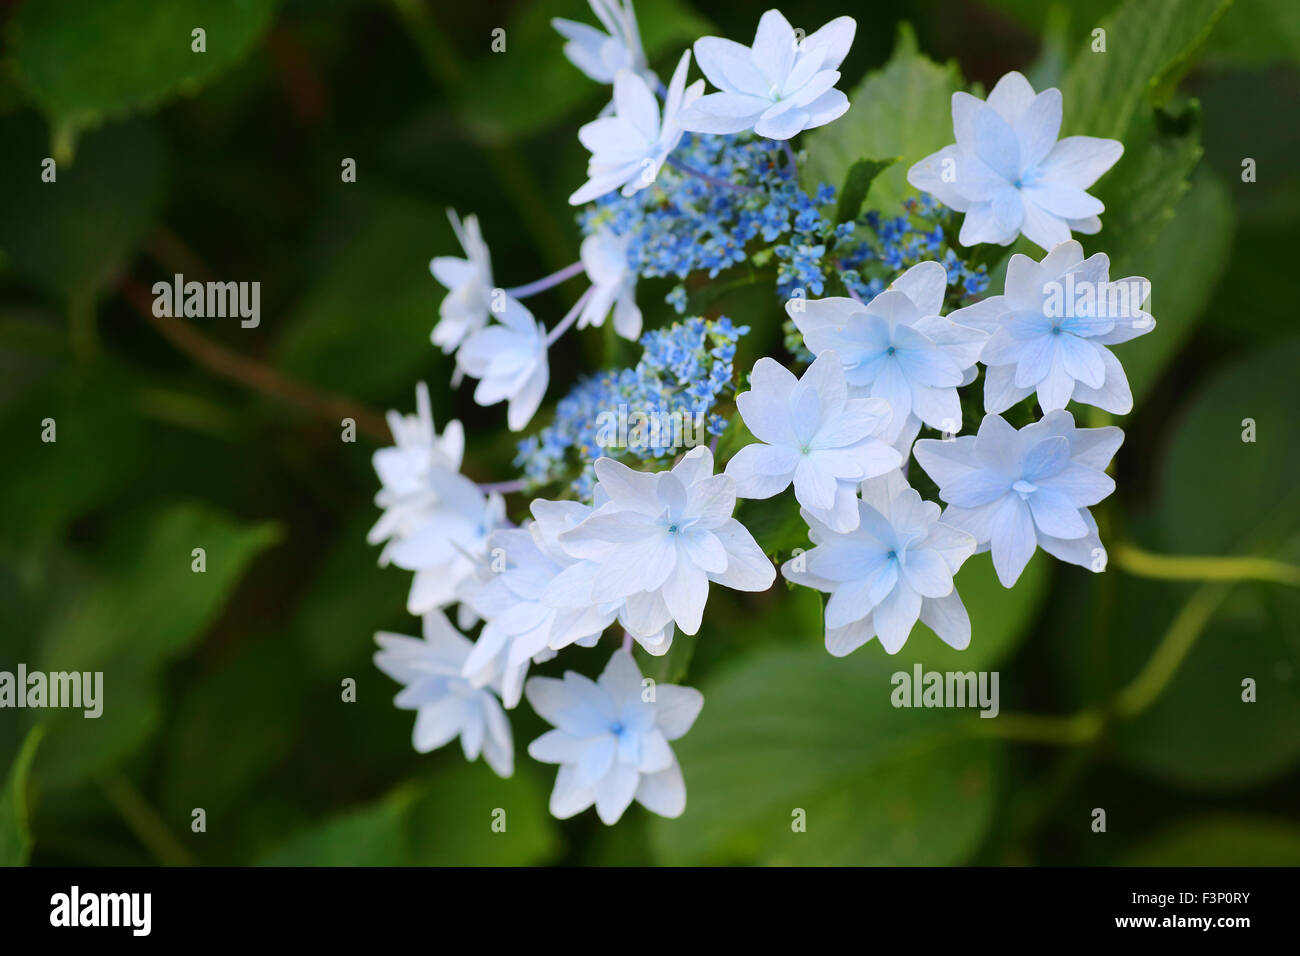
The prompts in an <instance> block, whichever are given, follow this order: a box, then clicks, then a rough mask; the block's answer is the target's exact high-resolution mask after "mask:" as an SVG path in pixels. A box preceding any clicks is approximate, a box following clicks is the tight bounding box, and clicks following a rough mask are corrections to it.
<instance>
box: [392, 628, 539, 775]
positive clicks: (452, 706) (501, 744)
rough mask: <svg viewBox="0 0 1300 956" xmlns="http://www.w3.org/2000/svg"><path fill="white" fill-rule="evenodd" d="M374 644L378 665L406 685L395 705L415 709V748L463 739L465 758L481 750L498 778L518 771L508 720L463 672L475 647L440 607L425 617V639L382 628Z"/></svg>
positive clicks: (488, 692)
mask: <svg viewBox="0 0 1300 956" xmlns="http://www.w3.org/2000/svg"><path fill="white" fill-rule="evenodd" d="M375 642H376V643H377V644H378V645H379V648H380V649H379V650H378V651H376V652H375V666H376V667H378V668H379V669H380V670H381V671H383V672H384V673H385V674H387V675H388V676H389V677H391V678H392V679H393V680H395V681H397V682H398V683H400V684H403V685H404V686H403V688H402V690H401V691H399V692H398V694H397V697H396V698H394V700H393V703H395V704H396V705H397V706H398V707H400V708H401V709H402V710H414V711H415V712H416V714H415V730H414V732H413V733H412V738H411V742H412V743H413V744H414V746H415V749H416V750H418V751H419V752H420V753H428V752H429V751H431V750H436V749H438V748H439V747H442V746H444V745H445V744H448V743H450V742H451V741H452V740H455V739H456V738H457V737H459V738H460V745H461V749H462V750H463V751H464V752H465V759H466V760H477V759H478V757H479V754H482V755H483V759H484V760H485V761H487V764H488V766H489V767H491V768H492V769H493V770H495V771H496V773H497V775H498V776H501V777H508V776H510V775H511V774H512V773H514V766H515V748H514V741H513V739H512V737H511V734H510V721H509V720H508V719H507V718H506V715H505V712H504V711H503V710H502V709H501V704H500V703H499V702H498V701H497V698H496V696H495V694H493V692H492V690H491V689H489V688H487V687H474V686H472V685H471V684H470V683H469V681H467V680H466V679H465V678H464V677H463V676H461V671H462V669H463V668H464V664H465V660H466V658H467V657H468V656H469V653H470V648H471V647H472V645H471V644H470V641H469V639H468V638H466V637H465V636H464V635H463V634H461V633H460V632H458V631H457V630H456V629H455V628H453V627H452V626H451V624H449V623H448V622H447V619H446V618H445V617H443V616H442V613H441V612H440V611H431V612H430V613H428V614H426V615H425V616H424V639H423V640H418V639H416V638H414V637H406V636H404V635H402V634H389V633H386V632H381V633H379V634H376V635H375Z"/></svg>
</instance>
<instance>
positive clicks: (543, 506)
mask: <svg viewBox="0 0 1300 956" xmlns="http://www.w3.org/2000/svg"><path fill="white" fill-rule="evenodd" d="M532 508H533V511H534V512H535V513H541V514H543V515H544V516H545V517H546V520H545V521H535V522H529V523H528V524H527V525H526V526H525V527H523V528H499V529H497V530H496V531H494V532H493V533H492V535H491V537H489V538H488V542H487V555H486V558H487V560H486V562H485V563H484V564H483V565H482V567H481V568H480V570H479V574H478V577H477V580H476V581H475V582H474V583H473V584H472V585H467V586H466V587H464V588H462V594H463V600H464V601H466V602H467V603H468V604H469V605H470V607H472V608H473V609H474V611H475V612H476V613H477V614H478V615H479V616H480V617H481V618H483V621H484V624H483V630H482V631H481V632H480V633H479V638H478V640H477V641H475V642H474V649H473V651H471V652H470V655H469V657H468V658H467V659H466V660H465V664H464V669H463V671H462V674H463V676H464V677H465V678H466V679H468V680H469V682H470V683H471V684H472V685H474V686H475V687H485V686H489V685H493V686H498V685H499V686H500V688H501V699H502V701H503V702H504V704H505V706H506V708H507V709H510V708H513V707H514V706H515V705H516V704H518V703H519V695H520V693H521V692H522V690H523V685H524V678H525V676H526V675H527V673H528V665H529V663H530V662H536V663H541V662H543V661H547V660H550V659H551V658H553V657H554V656H555V652H556V651H557V650H559V649H561V648H564V647H568V646H569V645H570V644H575V643H576V644H582V645H584V646H587V647H590V646H592V645H594V644H595V643H596V640H597V639H598V638H599V637H600V635H601V633H602V632H603V631H604V630H605V628H607V627H609V625H610V624H612V623H613V622H614V618H615V617H616V616H617V613H618V607H619V605H618V604H613V605H605V606H601V607H597V606H590V607H583V608H563V609H559V608H554V607H551V606H550V605H548V604H546V603H544V602H543V601H542V595H543V593H544V592H545V590H546V587H547V585H549V584H550V583H551V581H553V580H554V579H555V578H556V576H558V575H559V574H560V572H561V571H563V570H564V569H565V567H567V566H569V565H571V564H573V559H572V558H569V557H568V556H567V555H565V554H563V552H560V551H558V549H557V548H556V547H555V546H554V542H553V541H552V540H548V537H553V536H554V535H555V534H557V533H558V531H559V530H563V529H564V528H567V527H570V526H571V525H572V524H576V523H577V522H578V521H580V520H581V517H580V516H573V517H570V516H568V514H567V513H568V512H569V511H571V510H576V511H577V512H578V513H579V515H585V513H588V512H590V511H591V509H590V508H588V507H586V506H584V505H580V504H578V503H577V502H572V501H563V502H561V501H542V500H539V501H534V502H533V504H532ZM557 523H558V527H556V524H557Z"/></svg>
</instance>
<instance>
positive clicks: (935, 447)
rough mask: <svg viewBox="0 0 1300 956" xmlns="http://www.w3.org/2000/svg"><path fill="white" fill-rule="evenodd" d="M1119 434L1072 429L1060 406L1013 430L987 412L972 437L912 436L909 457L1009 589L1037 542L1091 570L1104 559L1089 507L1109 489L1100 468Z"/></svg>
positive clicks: (953, 522)
mask: <svg viewBox="0 0 1300 956" xmlns="http://www.w3.org/2000/svg"><path fill="white" fill-rule="evenodd" d="M1123 440H1124V432H1122V431H1121V430H1120V429H1118V428H1115V427H1107V428H1076V427H1075V425H1074V418H1073V416H1071V415H1070V413H1069V412H1067V411H1055V412H1048V413H1047V415H1045V416H1044V417H1043V420H1042V421H1039V422H1035V423H1033V424H1032V425H1026V426H1025V427H1024V428H1022V429H1020V430H1019V431H1016V429H1014V428H1012V427H1011V426H1010V425H1008V424H1007V423H1006V421H1004V420H1003V419H1002V418H1000V417H999V416H997V415H986V416H984V421H983V422H981V423H980V428H979V433H978V434H977V435H975V436H971V437H965V438H956V439H952V440H948V441H935V440H931V439H924V440H922V441H919V442H917V443H916V448H915V449H914V453H915V455H916V460H917V462H919V463H920V465H921V467H922V468H924V469H925V471H926V473H927V474H928V475H929V476H930V477H931V478H933V479H934V481H935V484H937V485H938V486H939V497H940V498H941V499H943V500H944V501H945V502H947V503H948V507H947V508H946V509H945V510H944V513H943V520H944V521H945V522H947V523H948V524H951V525H953V526H954V527H957V528H961V529H963V530H964V531H968V532H970V533H971V534H972V535H974V536H975V538H976V540H977V541H978V542H979V550H980V551H988V550H991V551H992V552H993V567H994V568H995V569H996V570H997V572H998V580H1000V581H1001V582H1002V584H1003V586H1004V587H1008V588H1009V587H1011V586H1012V585H1013V584H1015V583H1016V581H1017V580H1018V579H1019V577H1020V574H1021V572H1022V571H1024V569H1025V565H1026V564H1028V563H1029V559H1030V557H1032V556H1033V553H1034V550H1035V549H1036V548H1038V547H1041V548H1042V549H1043V550H1044V551H1046V552H1047V553H1048V554H1051V555H1053V556H1055V557H1057V558H1059V559H1060V560H1062V561H1066V562H1068V563H1070V564H1078V565H1081V566H1083V567H1086V568H1091V569H1092V570H1093V571H1101V570H1103V569H1104V568H1105V566H1106V549H1105V548H1104V547H1103V546H1102V543H1101V538H1100V537H1099V535H1098V533H1097V522H1096V521H1095V520H1093V517H1092V514H1091V512H1089V511H1088V508H1089V506H1091V505H1095V504H1097V503H1098V502H1099V501H1101V500H1102V499H1103V498H1105V497H1106V496H1107V495H1109V494H1110V493H1111V492H1112V491H1114V490H1115V482H1114V481H1113V480H1112V479H1111V477H1110V476H1109V475H1107V474H1106V472H1105V469H1106V466H1107V464H1108V463H1109V462H1110V460H1111V458H1112V457H1113V456H1114V454H1115V452H1116V451H1117V450H1118V449H1119V446H1120V443H1121V442H1122V441H1123Z"/></svg>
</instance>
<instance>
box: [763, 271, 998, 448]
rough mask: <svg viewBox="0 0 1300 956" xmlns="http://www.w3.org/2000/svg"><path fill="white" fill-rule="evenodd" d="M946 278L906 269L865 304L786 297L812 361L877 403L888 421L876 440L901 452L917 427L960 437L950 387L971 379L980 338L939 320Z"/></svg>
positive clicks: (974, 332)
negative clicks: (833, 365) (832, 356)
mask: <svg viewBox="0 0 1300 956" xmlns="http://www.w3.org/2000/svg"><path fill="white" fill-rule="evenodd" d="M947 286H948V273H947V271H946V270H945V269H944V267H943V266H942V265H940V264H939V263H937V262H921V263H917V264H916V265H914V266H912V268H910V269H908V270H907V271H906V272H904V273H903V274H902V275H901V276H899V277H898V278H897V279H895V280H894V281H893V282H892V283H890V285H889V288H887V289H886V290H885V291H884V292H882V293H880V295H878V296H876V297H875V298H873V299H872V300H871V301H870V302H867V303H862V302H859V301H858V300H856V299H848V298H835V297H832V298H826V299H812V300H806V299H802V298H793V299H791V300H790V301H789V302H788V303H786V311H787V312H788V313H789V315H790V318H791V319H793V320H794V324H795V325H796V326H797V327H798V329H799V331H800V332H802V333H803V338H804V344H805V345H807V347H808V349H809V351H811V352H812V353H813V354H814V355H820V354H821V353H822V352H825V351H828V350H831V351H834V352H835V353H836V354H838V355H839V358H840V362H841V363H842V364H843V366H844V374H845V378H846V379H847V381H848V384H849V386H850V390H851V392H852V393H853V394H855V395H862V396H870V397H872V398H883V399H885V400H886V401H887V402H889V407H890V409H891V410H892V413H893V417H892V418H891V420H890V423H889V425H888V427H887V428H886V430H885V433H884V436H883V437H884V438H885V440H886V441H888V442H889V443H891V444H893V445H894V446H895V447H897V448H900V449H902V450H904V451H906V449H907V447H908V446H910V445H911V443H912V441H913V439H915V438H916V435H917V432H918V431H920V428H921V423H922V422H924V423H925V424H927V425H929V426H930V427H931V428H936V429H938V430H939V431H942V432H951V433H955V432H958V431H960V430H961V401H960V400H959V399H958V397H957V387H958V386H960V385H965V384H969V383H970V382H972V381H974V379H975V362H976V359H977V358H978V357H979V353H980V349H981V348H983V346H984V341H985V339H986V338H987V334H986V333H984V332H982V331H980V330H978V329H972V328H968V327H966V326H963V325H958V324H956V323H955V322H954V321H952V319H951V318H943V317H941V316H940V315H939V311H940V309H942V308H943V297H944V292H945V291H946V289H947Z"/></svg>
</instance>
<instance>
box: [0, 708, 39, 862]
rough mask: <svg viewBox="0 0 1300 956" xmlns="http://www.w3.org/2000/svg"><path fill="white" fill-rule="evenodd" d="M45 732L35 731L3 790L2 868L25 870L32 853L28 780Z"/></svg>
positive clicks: (0, 824)
mask: <svg viewBox="0 0 1300 956" xmlns="http://www.w3.org/2000/svg"><path fill="white" fill-rule="evenodd" d="M43 732H44V731H43V730H42V728H40V727H34V728H32V730H30V731H29V732H28V733H27V739H26V740H24V741H23V745H22V749H20V750H19V751H18V755H17V756H16V757H15V758H14V762H13V764H12V765H11V766H10V767H9V774H8V776H7V777H6V778H5V783H4V789H3V790H0V866H25V865H26V864H27V857H28V855H29V854H30V853H31V850H32V834H31V827H30V826H29V823H28V816H29V814H28V809H27V777H28V774H29V773H30V772H31V769H32V760H33V759H34V758H35V756H36V748H37V746H39V745H40V742H41V735H42V733H43Z"/></svg>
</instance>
